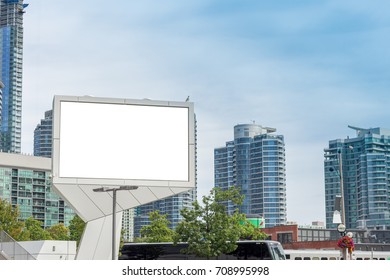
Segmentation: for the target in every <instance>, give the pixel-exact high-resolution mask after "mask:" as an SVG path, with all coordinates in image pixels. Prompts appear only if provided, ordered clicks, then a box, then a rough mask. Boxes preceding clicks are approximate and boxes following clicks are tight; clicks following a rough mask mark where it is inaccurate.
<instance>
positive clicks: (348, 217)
mask: <svg viewBox="0 0 390 280" xmlns="http://www.w3.org/2000/svg"><path fill="white" fill-rule="evenodd" d="M349 128H351V129H353V130H355V131H356V137H354V138H347V139H337V140H331V141H329V146H328V147H327V148H326V149H325V150H324V151H325V155H324V156H325V160H324V174H325V207H326V209H325V211H326V225H327V228H335V227H336V226H337V224H334V223H333V212H334V210H335V197H336V196H337V195H338V196H341V193H342V190H341V184H340V182H342V186H343V193H344V197H343V202H344V208H345V225H346V227H347V229H355V228H356V229H376V230H379V229H383V230H385V229H390V130H387V129H383V128H369V129H364V128H357V127H352V126H349ZM340 171H341V172H340ZM340 175H341V176H340ZM341 210H342V209H341Z"/></svg>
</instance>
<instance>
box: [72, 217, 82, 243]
mask: <svg viewBox="0 0 390 280" xmlns="http://www.w3.org/2000/svg"><path fill="white" fill-rule="evenodd" d="M84 228H85V222H84V221H83V220H82V219H81V218H80V217H79V216H78V215H75V216H74V217H73V219H72V220H70V222H69V240H73V241H76V243H77V246H78V245H79V243H80V240H81V236H82V235H83V232H84Z"/></svg>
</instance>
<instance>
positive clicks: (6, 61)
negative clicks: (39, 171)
mask: <svg viewBox="0 0 390 280" xmlns="http://www.w3.org/2000/svg"><path fill="white" fill-rule="evenodd" d="M26 7H27V4H23V0H1V1H0V43H1V48H0V52H1V53H0V57H1V60H0V65H1V67H0V80H1V81H2V83H3V84H4V88H3V89H2V110H1V127H0V132H1V135H0V136H1V137H0V150H1V151H3V152H11V153H20V151H21V127H22V70H23V69H22V62H23V14H24V9H25V8H26Z"/></svg>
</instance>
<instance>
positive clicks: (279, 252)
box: [269, 243, 286, 260]
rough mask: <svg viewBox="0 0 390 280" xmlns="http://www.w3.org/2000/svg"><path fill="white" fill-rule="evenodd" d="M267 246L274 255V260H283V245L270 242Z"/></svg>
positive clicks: (284, 256) (284, 257)
mask: <svg viewBox="0 0 390 280" xmlns="http://www.w3.org/2000/svg"><path fill="white" fill-rule="evenodd" d="M269 247H270V249H271V251H272V254H273V255H274V259H275V260H285V259H286V255H285V254H284V251H283V247H282V245H280V244H279V243H270V244H269Z"/></svg>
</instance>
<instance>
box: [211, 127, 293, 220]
mask: <svg viewBox="0 0 390 280" xmlns="http://www.w3.org/2000/svg"><path fill="white" fill-rule="evenodd" d="M273 132H276V129H274V128H268V127H262V126H260V125H257V124H240V125H236V126H235V127H234V140H233V141H228V142H226V146H225V147H221V148H216V149H214V185H215V187H219V188H221V189H222V190H226V189H228V188H229V187H231V186H236V187H239V188H240V189H241V193H242V194H243V195H244V202H243V204H242V206H241V207H240V211H241V212H242V213H245V214H247V215H260V216H262V217H264V219H265V226H266V227H273V226H276V225H281V224H285V223H286V222H287V209H286V159H285V145H284V137H283V136H282V135H274V134H271V133H273ZM226 205H227V208H228V212H229V213H232V211H233V210H234V209H235V208H236V206H235V205H233V204H232V203H231V202H230V201H229V202H226Z"/></svg>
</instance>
